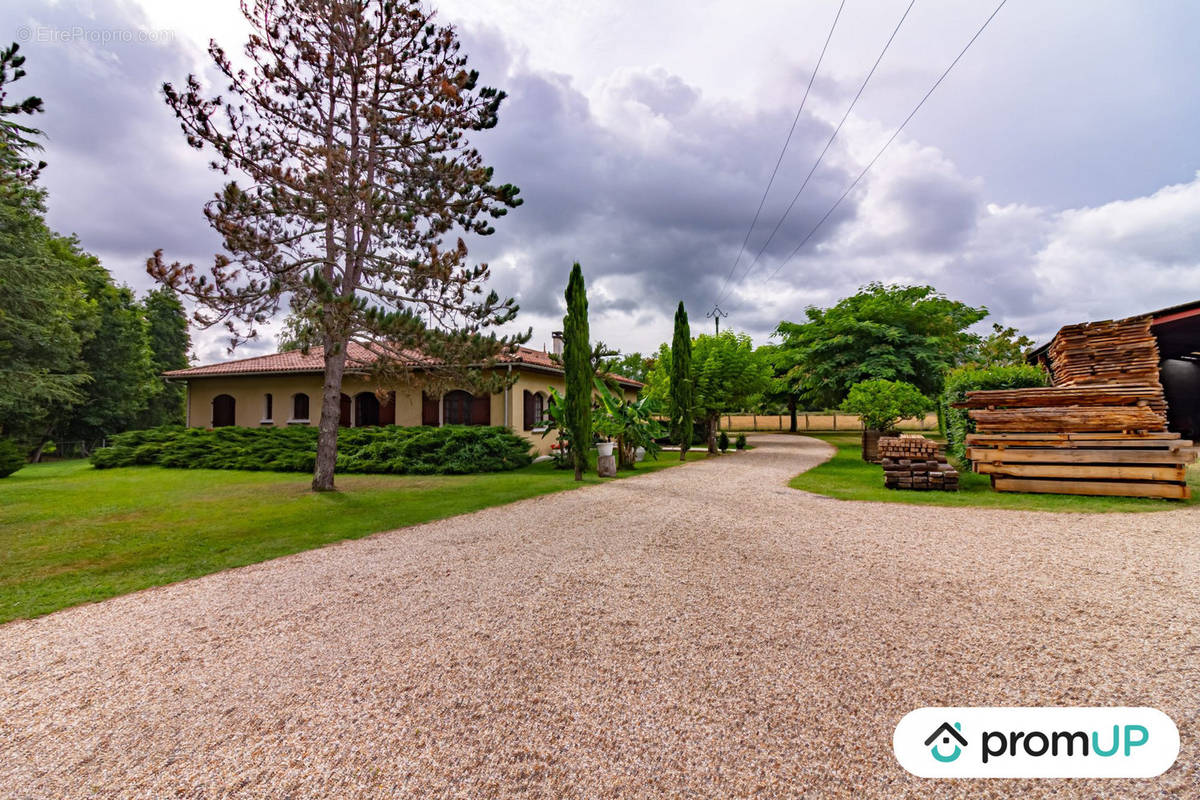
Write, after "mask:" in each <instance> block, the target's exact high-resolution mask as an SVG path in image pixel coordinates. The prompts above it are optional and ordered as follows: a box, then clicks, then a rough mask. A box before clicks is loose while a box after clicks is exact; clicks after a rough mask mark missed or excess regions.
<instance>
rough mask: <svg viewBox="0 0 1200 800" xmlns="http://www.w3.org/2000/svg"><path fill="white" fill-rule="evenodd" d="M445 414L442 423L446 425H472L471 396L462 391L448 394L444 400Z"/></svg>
mask: <svg viewBox="0 0 1200 800" xmlns="http://www.w3.org/2000/svg"><path fill="white" fill-rule="evenodd" d="M443 408H444V413H443V415H442V423H443V424H445V425H470V424H471V395H470V393H468V392H464V391H462V390H461V389H460V390H457V391H453V392H449V393H447V395H446V397H445V399H444V400H443Z"/></svg>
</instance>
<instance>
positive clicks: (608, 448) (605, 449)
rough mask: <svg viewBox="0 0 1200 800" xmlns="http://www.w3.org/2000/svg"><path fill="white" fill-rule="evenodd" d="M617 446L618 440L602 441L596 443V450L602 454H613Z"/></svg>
mask: <svg viewBox="0 0 1200 800" xmlns="http://www.w3.org/2000/svg"><path fill="white" fill-rule="evenodd" d="M616 446H617V443H616V442H600V443H599V444H597V445H596V451H597V452H598V453H599V454H600V455H601V456H611V455H612V454H613V448H615V447H616Z"/></svg>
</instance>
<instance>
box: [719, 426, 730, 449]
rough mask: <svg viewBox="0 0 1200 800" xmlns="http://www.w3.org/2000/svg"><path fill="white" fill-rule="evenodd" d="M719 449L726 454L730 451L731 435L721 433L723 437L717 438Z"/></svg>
mask: <svg viewBox="0 0 1200 800" xmlns="http://www.w3.org/2000/svg"><path fill="white" fill-rule="evenodd" d="M717 449H718V450H720V451H721V452H722V453H724V452H725V451H726V450H728V449H729V434H728V433H726V432H725V431H721V435H720V436H718V437H717Z"/></svg>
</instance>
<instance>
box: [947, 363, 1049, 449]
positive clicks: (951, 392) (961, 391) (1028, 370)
mask: <svg viewBox="0 0 1200 800" xmlns="http://www.w3.org/2000/svg"><path fill="white" fill-rule="evenodd" d="M1046 383H1047V381H1046V373H1045V371H1044V370H1043V369H1042V368H1041V367H1035V366H1033V365H1032V364H1014V365H1012V366H1007V367H976V366H966V367H959V368H958V369H956V370H953V371H951V372H950V374H948V375H947V376H946V386H945V389H944V390H943V392H942V397H941V400H940V406H941V408H940V409H939V410H940V411H941V413H942V425H943V426H944V429H945V432H946V451H947V452H948V453H949V454H950V455H952V456H954V457H955V458H957V459H958V460H959V462H960V463H963V464H965V463H967V434H969V433H974V432H975V423H974V422H973V421H972V420H971V418H970V417H968V416H967V409H965V408H951V404H952V403H959V402H962V401H963V400H966V399H967V392H974V391H978V390H981V389H1025V388H1029V387H1031V386H1045V385H1046Z"/></svg>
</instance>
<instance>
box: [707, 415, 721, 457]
mask: <svg viewBox="0 0 1200 800" xmlns="http://www.w3.org/2000/svg"><path fill="white" fill-rule="evenodd" d="M720 418H721V417H720V415H719V414H713V415H712V416H710V417H709V418H708V452H709V454H711V455H714V456H715V455H716V454H717V422H718V420H720Z"/></svg>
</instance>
